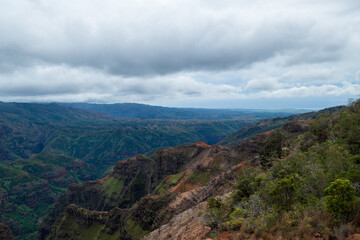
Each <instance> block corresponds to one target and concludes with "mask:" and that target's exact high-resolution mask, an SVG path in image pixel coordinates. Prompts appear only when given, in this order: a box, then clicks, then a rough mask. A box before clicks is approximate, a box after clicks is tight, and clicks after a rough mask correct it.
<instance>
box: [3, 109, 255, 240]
mask: <svg viewBox="0 0 360 240" xmlns="http://www.w3.org/2000/svg"><path fill="white" fill-rule="evenodd" d="M254 121H256V119H254V118H251V119H242V120H216V121H205V120H194V121H190V120H165V119H162V120H140V119H117V118H114V117H111V116H109V115H106V114H102V113H96V112H92V111H85V110H81V109H75V108H70V107H64V106H60V105H57V104H29V103H3V102H1V103H0V136H1V138H0V222H4V223H6V224H7V225H8V226H9V227H10V228H11V229H12V231H13V233H14V235H16V237H18V238H19V239H25V236H28V237H29V236H30V237H29V239H34V233H35V231H36V229H37V228H38V222H39V221H41V218H42V216H44V215H46V214H47V213H48V212H49V210H50V208H51V206H52V204H53V203H54V202H55V200H56V199H57V198H58V196H59V194H61V193H64V192H65V191H66V189H67V187H68V185H69V184H71V183H80V182H83V181H88V180H93V179H98V178H101V177H103V176H104V175H105V173H106V172H108V171H110V169H111V168H112V166H113V165H114V164H115V163H116V162H117V161H119V160H123V159H126V158H129V157H133V156H136V155H137V154H140V153H143V154H145V153H148V152H149V151H154V149H161V148H165V147H170V146H176V145H181V144H185V143H189V142H194V141H204V142H206V143H207V144H214V143H216V142H218V141H219V140H221V139H222V138H224V137H225V136H227V135H229V134H231V133H233V132H235V131H236V130H238V129H239V128H240V127H242V126H244V125H245V124H249V123H254ZM31 233H32V235H31ZM31 236H32V238H31Z"/></svg>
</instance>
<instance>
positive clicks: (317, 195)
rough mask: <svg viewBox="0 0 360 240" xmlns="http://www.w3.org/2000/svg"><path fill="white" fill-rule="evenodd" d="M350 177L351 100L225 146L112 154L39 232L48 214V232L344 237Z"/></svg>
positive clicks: (358, 170) (55, 235)
mask: <svg viewBox="0 0 360 240" xmlns="http://www.w3.org/2000/svg"><path fill="white" fill-rule="evenodd" d="M138 169H140V170H138ZM141 170H142V171H141ZM359 185H360V100H358V101H356V102H353V103H351V104H350V105H349V106H348V107H346V108H344V109H343V110H342V111H341V112H340V113H339V112H334V113H332V114H322V115H319V116H318V117H317V118H316V119H309V120H303V119H295V120H293V121H291V122H289V123H287V124H285V125H284V126H283V127H282V128H279V129H277V130H274V131H269V132H265V133H262V134H258V135H256V136H255V137H253V138H251V139H249V140H245V141H243V142H242V143H240V144H238V145H236V146H234V147H222V146H208V145H206V144H203V143H195V144H192V145H186V146H180V147H175V148H170V149H164V150H161V151H159V152H156V153H155V154H154V155H153V156H152V157H151V158H147V157H144V156H138V157H136V158H134V159H129V160H127V161H125V162H121V163H118V164H117V165H116V167H115V168H114V169H113V172H112V173H111V174H109V175H108V176H107V177H106V178H104V179H101V180H97V181H94V182H88V183H85V184H80V185H71V187H70V188H69V190H68V191H67V193H66V194H65V195H64V196H62V197H61V198H60V199H59V200H58V202H57V204H56V205H55V206H56V207H55V208H54V209H53V211H52V212H51V214H50V215H49V217H48V218H47V219H46V221H45V222H44V223H43V224H42V227H41V229H40V239H44V238H45V236H46V235H47V233H48V232H49V226H50V224H51V222H52V221H54V219H55V217H57V216H58V217H57V220H56V221H55V223H54V224H53V226H52V227H51V231H50V235H49V237H48V239H50V240H51V239H144V240H146V239H149V240H150V239H203V238H207V237H210V238H217V239H259V238H262V239H345V238H347V237H348V236H350V235H351V234H354V233H359V232H360V208H359V206H360V204H359V201H360V198H359V196H360V195H359ZM149 193H150V194H149ZM134 194H135V195H134ZM141 196H143V197H141ZM123 199H126V200H125V202H124V201H123ZM138 199H139V200H138ZM136 200H138V201H136ZM135 201H136V202H135ZM63 202H66V204H70V205H68V206H67V207H66V208H65V204H62V203H63ZM131 203H134V204H133V205H132V206H131V207H130V208H126V209H125V208H124V207H126V206H130V205H131ZM59 214H60V215H59Z"/></svg>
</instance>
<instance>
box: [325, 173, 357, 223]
mask: <svg viewBox="0 0 360 240" xmlns="http://www.w3.org/2000/svg"><path fill="white" fill-rule="evenodd" d="M324 192H325V194H326V202H325V210H326V211H329V212H330V213H332V214H333V215H334V217H335V218H336V219H337V220H347V219H348V217H349V214H350V213H351V211H352V208H353V200H354V198H355V188H354V187H353V186H352V185H351V183H350V181H349V180H347V179H336V180H335V181H334V182H332V183H330V186H329V187H327V188H326V189H325V191H324Z"/></svg>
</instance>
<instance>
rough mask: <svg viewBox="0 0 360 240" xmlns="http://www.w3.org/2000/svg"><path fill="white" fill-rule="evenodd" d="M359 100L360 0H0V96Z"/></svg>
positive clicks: (265, 102)
mask: <svg viewBox="0 0 360 240" xmlns="http://www.w3.org/2000/svg"><path fill="white" fill-rule="evenodd" d="M359 97H360V1H358V0H343V1H339V0H317V1H314V0H301V1H297V0H272V1H266V0H151V1H150V0H131V1H125V0H76V1H69V0H64V1H58V0H2V1H1V8H0V101H5V102H9V101H15V102H92V103H116V102H136V103H145V104H151V105H161V106H175V107H206V108H322V107H328V106H334V105H339V104H346V103H347V101H348V99H349V98H354V99H357V98H359Z"/></svg>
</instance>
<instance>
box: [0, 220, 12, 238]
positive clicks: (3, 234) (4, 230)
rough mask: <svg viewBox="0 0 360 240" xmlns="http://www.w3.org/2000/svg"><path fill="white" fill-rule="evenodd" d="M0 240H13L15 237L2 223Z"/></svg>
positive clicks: (0, 224)
mask: <svg viewBox="0 0 360 240" xmlns="http://www.w3.org/2000/svg"><path fill="white" fill-rule="evenodd" d="M0 239H1V240H15V237H14V236H13V235H12V233H11V230H10V228H9V227H8V226H7V225H5V224H3V223H0Z"/></svg>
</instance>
